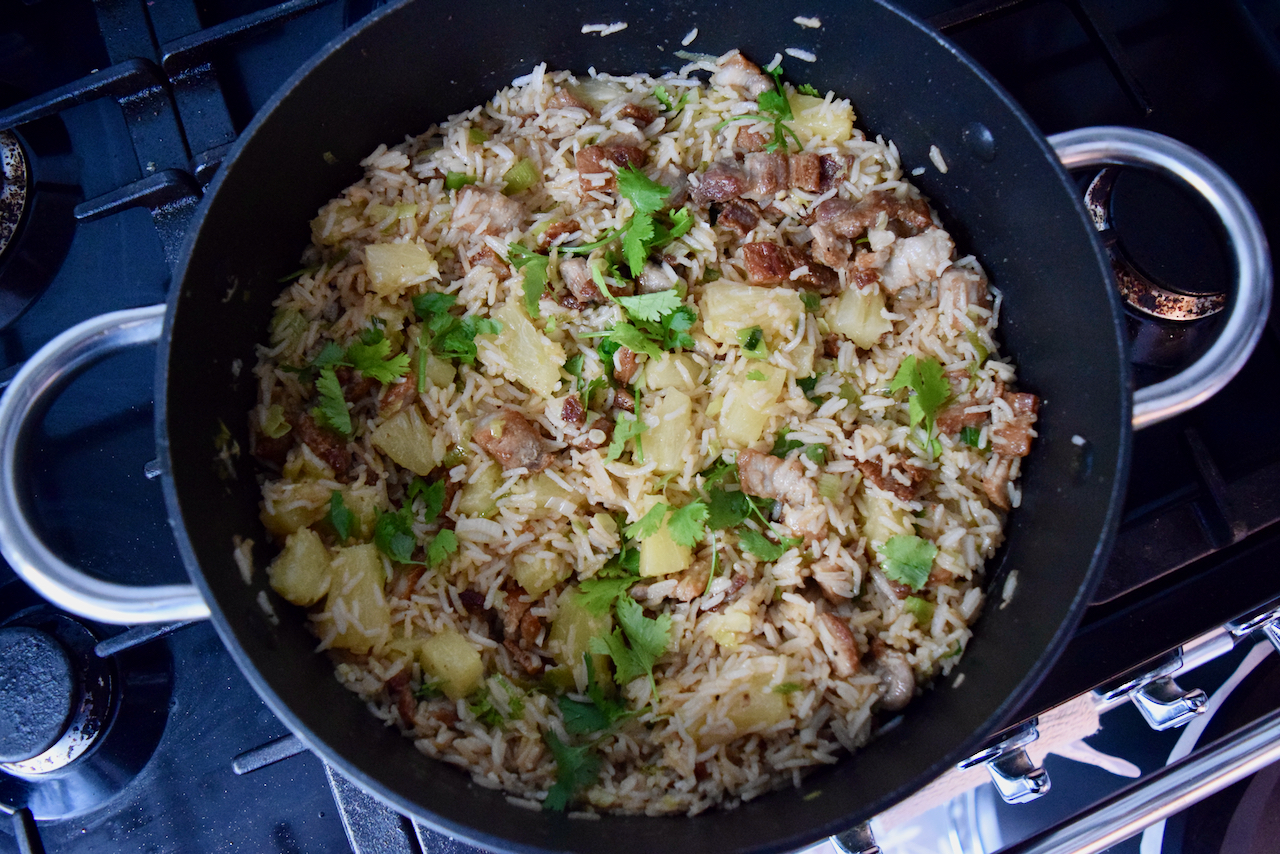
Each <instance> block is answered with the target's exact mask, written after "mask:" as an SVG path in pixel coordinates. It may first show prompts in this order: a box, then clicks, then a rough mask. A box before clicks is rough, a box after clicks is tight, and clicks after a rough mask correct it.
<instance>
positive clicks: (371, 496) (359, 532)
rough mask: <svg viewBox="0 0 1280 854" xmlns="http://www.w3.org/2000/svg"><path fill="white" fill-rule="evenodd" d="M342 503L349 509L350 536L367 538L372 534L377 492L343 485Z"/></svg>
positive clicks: (374, 522) (375, 518) (376, 509)
mask: <svg viewBox="0 0 1280 854" xmlns="http://www.w3.org/2000/svg"><path fill="white" fill-rule="evenodd" d="M341 492H342V503H343V504H344V505H346V508H347V509H348V510H350V511H351V515H352V517H353V518H352V524H351V537H352V539H356V540H367V539H369V538H371V537H372V536H373V528H374V526H375V525H376V524H377V522H378V494H377V493H376V492H374V491H373V490H371V489H360V490H353V489H351V488H350V487H344V488H343V489H342V490H341Z"/></svg>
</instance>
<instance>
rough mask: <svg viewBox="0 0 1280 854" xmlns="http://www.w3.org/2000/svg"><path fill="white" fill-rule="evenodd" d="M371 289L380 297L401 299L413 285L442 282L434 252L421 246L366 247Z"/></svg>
mask: <svg viewBox="0 0 1280 854" xmlns="http://www.w3.org/2000/svg"><path fill="white" fill-rule="evenodd" d="M364 268H365V271H366V272H368V274H369V287H371V288H372V289H373V290H374V291H375V292H377V293H378V294H379V295H380V296H384V297H396V296H399V295H400V294H401V293H402V292H403V291H404V290H405V289H406V288H408V287H409V286H410V285H416V284H418V283H420V282H425V281H426V280H427V279H438V278H440V267H439V265H438V264H436V259H435V258H432V257H431V250H429V249H427V247H425V246H423V245H422V244H420V243H375V244H373V245H372V246H367V247H365V250H364Z"/></svg>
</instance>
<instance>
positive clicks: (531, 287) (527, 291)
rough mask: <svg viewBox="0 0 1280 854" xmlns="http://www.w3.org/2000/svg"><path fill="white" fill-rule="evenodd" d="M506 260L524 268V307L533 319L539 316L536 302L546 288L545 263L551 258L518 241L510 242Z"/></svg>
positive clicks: (514, 265)
mask: <svg viewBox="0 0 1280 854" xmlns="http://www.w3.org/2000/svg"><path fill="white" fill-rule="evenodd" d="M507 261H509V262H510V263H511V266H513V267H515V268H516V269H517V270H524V287H523V291H522V294H523V296H524V309H525V311H526V312H528V313H529V316H530V317H531V318H533V319H534V320H537V319H538V317H539V314H538V302H539V301H540V300H541V299H542V294H543V293H544V292H545V291H546V289H547V281H548V275H547V265H548V264H549V263H550V262H551V259H550V258H548V257H547V256H546V255H539V254H538V253H537V252H534V251H533V250H532V249H529V248H528V247H526V246H524V245H523V244H520V243H512V244H511V245H510V246H509V247H508V248H507Z"/></svg>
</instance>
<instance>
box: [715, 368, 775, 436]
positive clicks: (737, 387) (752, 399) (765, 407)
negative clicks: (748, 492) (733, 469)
mask: <svg viewBox="0 0 1280 854" xmlns="http://www.w3.org/2000/svg"><path fill="white" fill-rule="evenodd" d="M751 371H759V372H760V373H762V374H764V377H765V378H764V379H763V380H750V379H747V376H746V374H743V375H742V376H739V377H735V378H734V382H733V383H732V384H731V385H730V386H729V391H728V392H726V394H725V396H724V405H723V406H721V408H720V418H719V423H720V439H721V440H722V441H725V442H727V443H730V444H732V445H736V446H737V447H741V448H747V447H750V446H751V445H753V444H755V443H756V442H758V441H759V440H760V436H761V434H762V433H764V425H765V423H766V422H767V421H768V420H769V416H770V415H772V414H773V408H774V404H775V403H777V401H778V395H779V394H781V393H782V387H783V385H785V384H786V381H787V372H786V371H785V370H783V369H782V368H779V367H778V366H777V365H770V364H765V363H754V364H752V366H751V370H750V371H748V372H747V373H750V372H751Z"/></svg>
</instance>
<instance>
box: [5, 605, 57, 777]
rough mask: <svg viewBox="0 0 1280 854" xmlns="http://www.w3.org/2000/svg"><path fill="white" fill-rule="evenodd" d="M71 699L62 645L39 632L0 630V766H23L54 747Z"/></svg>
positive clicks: (11, 628)
mask: <svg viewBox="0 0 1280 854" xmlns="http://www.w3.org/2000/svg"><path fill="white" fill-rule="evenodd" d="M75 695H76V680H75V676H74V674H73V670H72V666H71V660H70V659H69V658H68V656H67V653H66V650H64V649H63V647H62V644H60V643H58V641H56V640H55V639H54V638H52V637H51V636H49V635H47V634H45V633H44V632H42V631H39V630H38V629H32V628H27V627H25V626H10V627H7V628H3V629H0V762H22V761H24V760H27V759H31V758H33V757H35V756H39V755H40V754H41V753H44V752H45V751H46V750H48V749H49V748H50V747H53V745H55V744H56V743H57V742H58V740H59V739H60V738H61V737H62V734H63V733H64V732H65V731H66V729H67V723H68V721H69V720H70V718H71V712H72V709H73V706H74V701H75Z"/></svg>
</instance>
